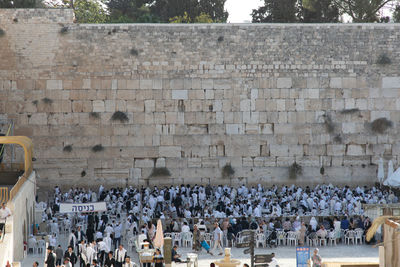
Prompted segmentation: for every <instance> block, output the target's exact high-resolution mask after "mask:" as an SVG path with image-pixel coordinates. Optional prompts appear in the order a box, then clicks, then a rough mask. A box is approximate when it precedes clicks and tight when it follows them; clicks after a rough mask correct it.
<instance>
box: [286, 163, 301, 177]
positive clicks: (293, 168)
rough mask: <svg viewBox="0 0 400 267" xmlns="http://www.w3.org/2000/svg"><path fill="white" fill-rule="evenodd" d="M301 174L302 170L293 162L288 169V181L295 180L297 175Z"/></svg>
mask: <svg viewBox="0 0 400 267" xmlns="http://www.w3.org/2000/svg"><path fill="white" fill-rule="evenodd" d="M302 173H303V168H302V167H301V166H300V165H299V164H297V163H296V162H294V163H293V164H292V165H290V167H289V178H290V179H296V178H297V175H301V174H302Z"/></svg>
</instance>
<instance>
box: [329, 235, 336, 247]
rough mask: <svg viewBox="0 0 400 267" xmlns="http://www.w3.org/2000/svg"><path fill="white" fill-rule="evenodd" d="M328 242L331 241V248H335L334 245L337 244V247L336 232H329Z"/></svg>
mask: <svg viewBox="0 0 400 267" xmlns="http://www.w3.org/2000/svg"><path fill="white" fill-rule="evenodd" d="M328 241H329V244H330V245H331V246H333V243H335V246H336V245H337V244H336V232H335V231H330V232H328Z"/></svg>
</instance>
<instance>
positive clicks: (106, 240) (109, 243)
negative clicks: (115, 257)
mask: <svg viewBox="0 0 400 267" xmlns="http://www.w3.org/2000/svg"><path fill="white" fill-rule="evenodd" d="M103 241H104V243H106V247H107V249H108V251H106V252H110V251H111V248H112V247H111V244H112V240H111V237H110V236H109V235H108V234H107V235H106V237H104V238H103Z"/></svg>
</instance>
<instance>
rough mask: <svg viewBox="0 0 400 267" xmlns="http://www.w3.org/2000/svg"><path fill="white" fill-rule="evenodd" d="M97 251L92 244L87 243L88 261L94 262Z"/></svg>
mask: <svg viewBox="0 0 400 267" xmlns="http://www.w3.org/2000/svg"><path fill="white" fill-rule="evenodd" d="M96 256H97V255H96V251H95V250H94V248H92V246H91V245H90V244H87V245H86V263H90V262H93V260H94V259H96Z"/></svg>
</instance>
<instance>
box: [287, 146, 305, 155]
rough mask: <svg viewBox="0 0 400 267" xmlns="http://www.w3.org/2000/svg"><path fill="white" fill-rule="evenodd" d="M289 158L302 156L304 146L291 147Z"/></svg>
mask: <svg viewBox="0 0 400 267" xmlns="http://www.w3.org/2000/svg"><path fill="white" fill-rule="evenodd" d="M288 147H289V156H302V155H303V146H302V145H289V146H288Z"/></svg>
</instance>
